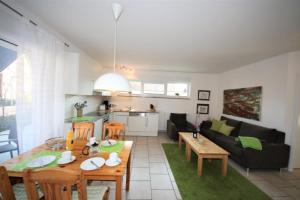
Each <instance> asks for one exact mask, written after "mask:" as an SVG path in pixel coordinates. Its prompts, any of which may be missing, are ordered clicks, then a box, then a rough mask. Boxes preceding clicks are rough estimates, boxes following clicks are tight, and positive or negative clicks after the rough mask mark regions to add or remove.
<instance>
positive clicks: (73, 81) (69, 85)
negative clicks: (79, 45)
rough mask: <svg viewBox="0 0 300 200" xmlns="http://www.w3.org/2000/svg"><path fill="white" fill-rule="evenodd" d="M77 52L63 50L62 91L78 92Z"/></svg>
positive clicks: (66, 92)
mask: <svg viewBox="0 0 300 200" xmlns="http://www.w3.org/2000/svg"><path fill="white" fill-rule="evenodd" d="M78 72H79V54H78V53H74V52H65V66H64V80H65V82H64V87H65V88H64V91H65V94H77V93H78Z"/></svg>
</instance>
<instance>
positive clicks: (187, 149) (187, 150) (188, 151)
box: [185, 143, 192, 161]
mask: <svg viewBox="0 0 300 200" xmlns="http://www.w3.org/2000/svg"><path fill="white" fill-rule="evenodd" d="M191 151H192V150H191V146H190V145H189V144H188V143H186V144H185V157H186V160H187V161H191Z"/></svg>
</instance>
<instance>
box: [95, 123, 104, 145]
mask: <svg viewBox="0 0 300 200" xmlns="http://www.w3.org/2000/svg"><path fill="white" fill-rule="evenodd" d="M94 124H95V125H94V137H96V139H97V140H100V139H101V137H102V127H103V119H98V120H97V121H95V122H94Z"/></svg>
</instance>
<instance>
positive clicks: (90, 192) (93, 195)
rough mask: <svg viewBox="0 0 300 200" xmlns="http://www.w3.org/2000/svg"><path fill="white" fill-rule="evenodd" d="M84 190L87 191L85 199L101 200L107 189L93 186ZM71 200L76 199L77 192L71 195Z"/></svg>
mask: <svg viewBox="0 0 300 200" xmlns="http://www.w3.org/2000/svg"><path fill="white" fill-rule="evenodd" d="M86 189H87V199H88V200H96V199H97V200H100V199H103V197H104V195H105V192H106V190H107V189H108V187H106V186H98V185H97V186H96V185H93V186H87V188H86ZM72 199H73V200H75V199H76V200H77V199H78V192H77V191H74V192H73V193H72Z"/></svg>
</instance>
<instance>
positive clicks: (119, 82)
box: [94, 3, 130, 92]
mask: <svg viewBox="0 0 300 200" xmlns="http://www.w3.org/2000/svg"><path fill="white" fill-rule="evenodd" d="M112 10H113V14H114V19H115V39H114V71H113V72H112V73H106V74H103V75H102V76H100V77H99V78H98V79H97V80H96V82H95V85H94V90H96V91H111V92H130V85H129V82H128V80H127V79H126V78H125V77H123V76H122V75H120V74H118V73H116V54H117V23H118V20H119V18H120V16H121V14H122V12H123V7H122V6H121V5H120V4H118V3H113V4H112Z"/></svg>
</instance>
